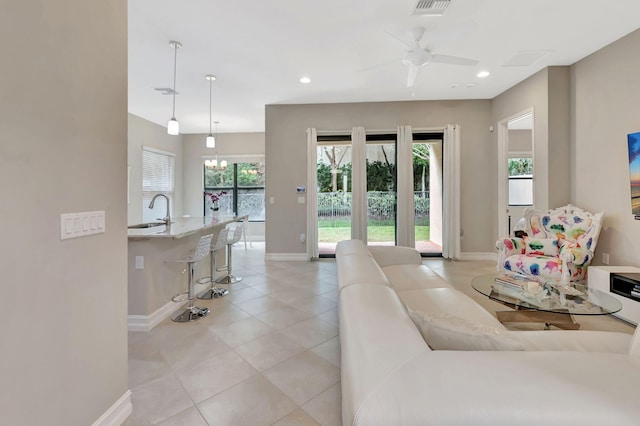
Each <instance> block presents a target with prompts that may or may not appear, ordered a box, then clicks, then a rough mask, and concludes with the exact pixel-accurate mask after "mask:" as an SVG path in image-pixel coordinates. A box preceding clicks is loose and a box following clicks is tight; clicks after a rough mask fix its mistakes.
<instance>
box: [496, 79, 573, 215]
mask: <svg viewBox="0 0 640 426" xmlns="http://www.w3.org/2000/svg"><path fill="white" fill-rule="evenodd" d="M569 89H570V81H569V68H568V67H549V68H545V69H543V70H542V71H539V72H537V73H536V74H534V75H532V76H531V77H529V78H528V79H526V80H524V81H523V82H521V83H519V84H517V85H515V86H514V87H512V88H511V89H509V90H507V91H505V92H504V93H502V94H500V95H499V96H496V97H495V98H494V99H493V100H492V101H491V105H492V115H493V121H494V124H495V125H496V126H497V125H498V123H499V122H500V121H502V120H505V119H507V118H509V117H512V116H514V115H516V114H519V113H521V112H523V111H525V110H526V109H528V108H533V109H534V113H533V115H534V117H533V118H534V124H533V139H534V141H533V158H534V161H533V170H534V171H533V174H534V176H535V181H534V203H535V207H536V208H537V209H541V210H546V209H548V208H551V207H559V206H562V205H564V204H567V203H568V202H569V200H570V182H569V177H570V174H569V164H570V124H569V123H570V120H569V118H570V117H569V107H568V106H569ZM496 128H497V127H496ZM497 137H498V132H495V141H496V143H495V145H494V146H497ZM493 158H494V159H495V158H497V151H496V150H494V155H493ZM494 164H495V160H494ZM494 169H495V167H494ZM494 176H495V178H494V182H497V174H494ZM494 223H497V222H495V221H494Z"/></svg>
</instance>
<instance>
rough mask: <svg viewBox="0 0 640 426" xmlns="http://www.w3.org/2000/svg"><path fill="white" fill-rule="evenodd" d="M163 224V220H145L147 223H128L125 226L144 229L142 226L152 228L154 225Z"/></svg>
mask: <svg viewBox="0 0 640 426" xmlns="http://www.w3.org/2000/svg"><path fill="white" fill-rule="evenodd" d="M163 225H165V223H164V222H147V223H140V224H138V225H129V226H128V227H127V228H129V229H144V228H153V227H154V226H163Z"/></svg>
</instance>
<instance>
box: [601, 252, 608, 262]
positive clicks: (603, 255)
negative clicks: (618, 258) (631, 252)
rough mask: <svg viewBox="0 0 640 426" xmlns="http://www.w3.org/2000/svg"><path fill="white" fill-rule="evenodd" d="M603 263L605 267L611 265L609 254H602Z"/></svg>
mask: <svg viewBox="0 0 640 426" xmlns="http://www.w3.org/2000/svg"><path fill="white" fill-rule="evenodd" d="M602 263H604V264H605V265H608V264H609V253H602Z"/></svg>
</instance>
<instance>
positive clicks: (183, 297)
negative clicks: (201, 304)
mask: <svg viewBox="0 0 640 426" xmlns="http://www.w3.org/2000/svg"><path fill="white" fill-rule="evenodd" d="M171 300H172V301H174V302H176V303H182V302H186V301H187V300H189V292H188V291H183V292H182V293H178V294H176V295H175V296H173V297H172V298H171Z"/></svg>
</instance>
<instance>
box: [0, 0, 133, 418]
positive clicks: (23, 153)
mask: <svg viewBox="0 0 640 426" xmlns="http://www.w3.org/2000/svg"><path fill="white" fill-rule="evenodd" d="M126 13H127V2H126V1H125V0H111V1H108V2H86V1H84V0H58V1H55V2H52V1H44V0H39V1H38V0H32V1H15V2H3V9H2V13H0V36H1V37H2V39H3V40H5V43H4V47H3V53H2V55H3V58H2V79H0V99H1V101H0V124H1V125H0V128H1V129H2V132H1V136H0V138H2V142H1V143H0V194H2V201H1V202H0V218H1V219H2V225H3V230H2V255H1V256H0V281H1V282H2V289H3V295H2V298H0V311H1V312H2V314H3V317H4V320H3V321H2V333H1V334H2V339H1V340H2V344H1V349H0V353H1V354H2V355H1V357H2V362H1V363H0V377H2V387H3V391H2V397H1V398H0V424H3V425H89V424H91V423H93V422H94V421H95V420H97V419H98V417H99V416H101V415H102V414H103V413H104V412H105V411H106V410H108V409H109V407H111V406H112V405H113V404H114V403H115V402H116V401H117V400H118V398H120V397H121V396H123V395H124V394H125V392H126V391H127V258H126V253H127V236H126V234H127V232H126V221H127V206H126V175H127V15H126ZM93 210H104V211H105V212H106V232H105V233H104V234H98V235H93V236H88V237H83V238H76V239H71V240H65V241H61V240H60V214H61V213H72V212H83V211H93Z"/></svg>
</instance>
